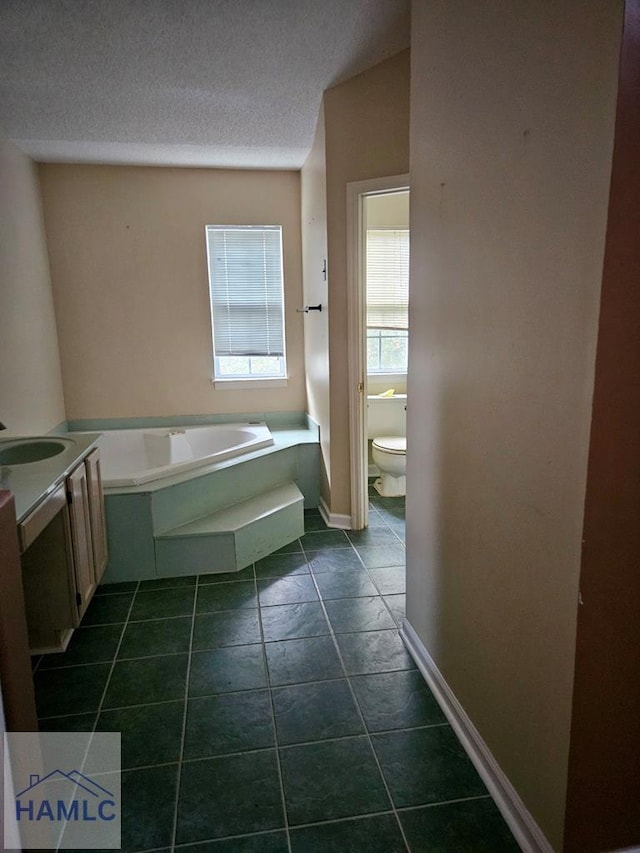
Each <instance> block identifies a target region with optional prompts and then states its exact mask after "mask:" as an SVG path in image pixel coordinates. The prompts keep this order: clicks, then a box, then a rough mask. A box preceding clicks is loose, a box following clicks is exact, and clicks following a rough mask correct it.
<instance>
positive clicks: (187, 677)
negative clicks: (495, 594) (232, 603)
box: [169, 576, 200, 850]
mask: <svg viewBox="0 0 640 853" xmlns="http://www.w3.org/2000/svg"><path fill="white" fill-rule="evenodd" d="M199 588H200V584H199V580H198V576H196V583H195V587H194V590H193V605H192V608H191V632H190V634H189V652H188V657H187V671H186V674H185V683H184V708H183V711H182V734H181V736H180V751H179V753H178V767H177V771H176V799H175V805H174V810H173V826H172V827H171V840H170V842H169V850H173V849H174V848H175V846H176V836H177V834H178V812H179V806H180V785H181V783H182V763H183V759H184V744H185V740H186V736H187V715H188V711H189V681H190V678H191V657H192V655H193V634H194V632H195V627H196V612H197V607H198V590H199Z"/></svg>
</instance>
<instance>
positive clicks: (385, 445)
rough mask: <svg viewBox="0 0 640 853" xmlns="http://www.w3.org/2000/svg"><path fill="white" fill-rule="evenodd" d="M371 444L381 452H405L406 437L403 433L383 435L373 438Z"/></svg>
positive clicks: (402, 453)
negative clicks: (399, 434)
mask: <svg viewBox="0 0 640 853" xmlns="http://www.w3.org/2000/svg"><path fill="white" fill-rule="evenodd" d="M372 445H373V447H375V448H377V449H378V450H381V451H382V452H383V453H391V454H392V455H394V456H406V454H407V437H406V436H404V435H402V436H397V435H396V436H393V435H383V436H381V437H380V438H374V439H373V442H372Z"/></svg>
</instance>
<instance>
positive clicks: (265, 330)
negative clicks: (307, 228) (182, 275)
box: [206, 225, 286, 379]
mask: <svg viewBox="0 0 640 853" xmlns="http://www.w3.org/2000/svg"><path fill="white" fill-rule="evenodd" d="M206 239H207V258H208V266H209V299H210V304H211V327H212V332H213V363H214V379H261V378H263V379H271V378H284V377H285V376H286V360H285V337H284V287H283V272H282V228H281V226H280V225H207V226H206Z"/></svg>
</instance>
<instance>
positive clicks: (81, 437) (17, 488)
mask: <svg viewBox="0 0 640 853" xmlns="http://www.w3.org/2000/svg"><path fill="white" fill-rule="evenodd" d="M37 438H41V439H43V440H50V439H56V440H58V439H59V440H61V441H62V442H64V443H65V444H68V445H69V447H68V449H66V450H63V451H62V453H59V454H58V455H57V456H51V457H49V459H42V460H40V461H39V462H29V463H28V464H26V465H0V489H9V490H10V491H11V492H13V495H14V499H15V504H16V518H17V521H18V524H19V523H20V522H21V521H23V520H24V518H26V516H27V515H28V514H29V513H30V512H31V511H32V510H34V509H35V508H36V507H37V506H38V504H39V503H40V502H41V501H42V500H43V499H44V498H46V496H47V495H48V494H50V493H51V492H52V491H53V490H54V489H55V488H56V486H57V485H58V484H59V483H60V482H62V480H63V479H64V478H65V477H66V476H67V474H69V473H70V472H71V471H72V470H73V469H74V468H75V467H76V465H77V464H78V462H79V460H80V459H82V457H83V456H86V454H87V453H88V452H89V451H90V450H91V449H92V448H93V447H94V445H96V443H97V441H98V439H99V438H100V433H61V434H60V435H58V434H56V435H51V434H50V435H43V436H36V435H12V436H10V437H7V438H1V439H0V450H1V449H2V447H3V446H5V445H7V444H10V443H13V442H16V441H21V440H25V439H30V440H33V439H37Z"/></svg>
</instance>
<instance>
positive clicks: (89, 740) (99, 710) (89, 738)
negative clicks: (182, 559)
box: [43, 581, 140, 850]
mask: <svg viewBox="0 0 640 853" xmlns="http://www.w3.org/2000/svg"><path fill="white" fill-rule="evenodd" d="M138 586H140V581H138ZM137 591H138V590H137V587H136V590H135V591H134V593H133V595H132V596H131V601H130V603H129V610H128V611H127V619H126V620H125V621H124V622H123V623H122V630H121V631H120V637H119V639H118V644H117V646H116V648H115V650H114V653H113V659H112V661H111V667H110V668H109V674H108V675H107V678H106V680H105V683H104V689H103V691H102V696H101V697H100V703H99V705H98V708H97V710H96V718H95V720H94V721H93V726H92V728H91V731H89V732H87V733H86V734H87V746H86V748H85V751H84V755H83V756H82V762H81V771H82V772H83V771H84V769H85V765H86V763H87V758H88V756H89V751H90V749H91V744H92V743H93V736H94V734H96V726H97V725H98V720H99V719H100V714H101V713H102V706H103V704H104V700H105V698H106V695H107V691H108V689H109V683H110V681H111V676H112V674H113V670H114V668H115V665H116V661H117V659H118V651H119V649H120V644H121V643H122V638H123V636H124V632H125V630H126V627H127V620H128V618H129V615H130V614H131V608H132V607H133V602H134V601H135V599H136V594H137ZM107 663H108V661H107ZM51 672H55V669H52V670H51ZM43 719H44V718H43ZM120 780H121V785H122V751H121V752H120ZM75 790H77V784H76V788H75V789H74V792H75ZM120 796H121V797H122V787H121V788H120ZM120 805H121V807H122V802H121V804H120ZM67 823H68V821H65V824H64V826H63V827H62V829H61V830H60V835H59V837H58V844H57V845H56V850H59V849H60V845H61V844H62V843H63V841H64V835H65V831H66V826H67Z"/></svg>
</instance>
